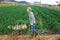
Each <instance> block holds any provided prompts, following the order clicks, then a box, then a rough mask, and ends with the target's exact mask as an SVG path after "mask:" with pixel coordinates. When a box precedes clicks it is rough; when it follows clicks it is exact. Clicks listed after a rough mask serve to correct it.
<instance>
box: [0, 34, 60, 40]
mask: <svg viewBox="0 0 60 40" xmlns="http://www.w3.org/2000/svg"><path fill="white" fill-rule="evenodd" d="M0 40H60V35H59V34H55V35H38V36H36V37H34V38H31V36H30V35H18V36H16V35H15V36H8V35H3V36H2V35H0Z"/></svg>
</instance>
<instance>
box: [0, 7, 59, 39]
mask: <svg viewBox="0 0 60 40" xmlns="http://www.w3.org/2000/svg"><path fill="white" fill-rule="evenodd" d="M27 7H31V8H32V11H33V13H34V15H35V18H36V24H35V29H36V30H37V31H38V33H40V34H46V33H49V34H51V33H52V34H55V35H46V36H45V35H44V36H42V35H40V37H41V36H42V37H41V39H39V38H40V37H38V36H37V37H34V38H33V39H32V40H35V38H36V40H60V10H55V9H50V8H46V7H40V6H5V7H0V35H1V36H0V38H1V39H0V40H4V39H2V38H3V37H4V38H5V37H6V38H8V37H9V36H8V35H6V34H11V32H12V30H10V29H8V26H9V25H11V26H14V25H17V24H19V25H20V24H22V25H23V24H27V23H28V24H29V16H28V13H27V11H26V9H27ZM19 20H20V23H19V22H18V21H19ZM40 30H41V31H40ZM26 33H31V32H30V30H29V29H27V32H26ZM4 34H5V35H4ZM20 36H21V35H19V38H20ZM22 36H23V35H22ZM22 36H21V37H22ZM24 36H25V35H24ZM26 36H27V35H26ZM12 37H14V36H12ZM17 37H18V36H17ZM28 37H29V36H28ZM43 37H44V38H45V39H44V38H43ZM50 37H52V39H51V38H50ZM19 38H18V39H19ZM23 38H24V37H22V39H23ZM18 39H17V40H18ZM27 39H28V40H30V39H29V38H27ZM5 40H6V39H5ZM7 40H10V39H7ZM11 40H14V38H13V39H11ZM19 40H20V39H19ZM23 40H24V39H23Z"/></svg>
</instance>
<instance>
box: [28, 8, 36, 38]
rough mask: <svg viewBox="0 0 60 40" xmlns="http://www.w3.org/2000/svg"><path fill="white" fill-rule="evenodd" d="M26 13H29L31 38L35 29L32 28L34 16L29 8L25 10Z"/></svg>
mask: <svg viewBox="0 0 60 40" xmlns="http://www.w3.org/2000/svg"><path fill="white" fill-rule="evenodd" d="M27 12H28V13H29V21H30V25H31V30H32V37H33V36H34V31H35V27H34V24H35V17H34V14H33V12H32V9H31V7H28V8H27Z"/></svg>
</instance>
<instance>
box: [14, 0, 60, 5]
mask: <svg viewBox="0 0 60 40" xmlns="http://www.w3.org/2000/svg"><path fill="white" fill-rule="evenodd" d="M15 1H27V2H30V3H34V2H35V1H37V2H40V0H15ZM56 1H59V0H41V3H42V4H51V5H57V3H56Z"/></svg>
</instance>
